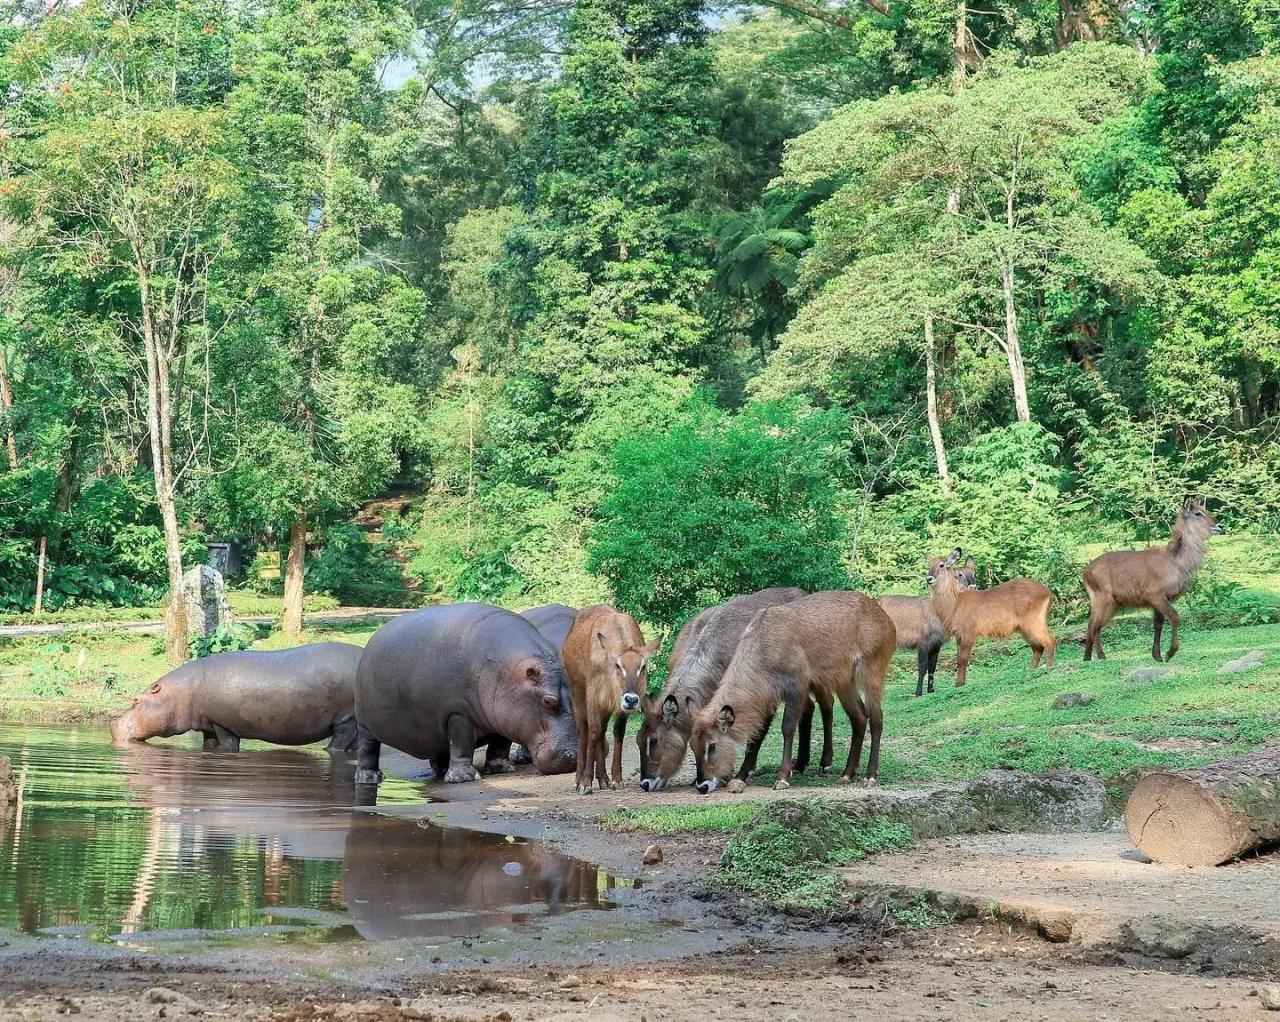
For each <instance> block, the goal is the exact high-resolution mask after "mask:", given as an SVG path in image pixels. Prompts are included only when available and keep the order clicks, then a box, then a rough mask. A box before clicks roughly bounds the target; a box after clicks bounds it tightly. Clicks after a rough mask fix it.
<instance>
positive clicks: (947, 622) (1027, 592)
mask: <svg viewBox="0 0 1280 1022" xmlns="http://www.w3.org/2000/svg"><path fill="white" fill-rule="evenodd" d="M963 556H964V551H962V550H961V549H960V548H959V547H956V548H955V549H954V550H952V551H951V553H950V554H949V555H948V556H947V557H935V558H932V559H930V561H929V573H928V574H927V575H926V576H925V582H927V583H928V584H929V585H930V586H931V587H932V597H931V598H932V600H933V609H934V611H935V612H936V613H937V615H938V619H939V620H940V621H941V622H942V626H943V627H944V628H945V629H946V630H947V634H948V635H954V636H955V637H956V646H957V648H958V653H957V657H956V686H957V687H960V686H962V685H963V684H964V681H965V675H966V674H967V673H968V670H969V659H970V657H972V655H973V644H974V642H975V641H977V640H978V639H980V638H993V639H1002V638H1004V637H1005V636H1007V635H1012V634H1013V633H1014V632H1019V633H1021V635H1022V637H1023V638H1024V639H1026V640H1027V644H1028V645H1029V646H1030V647H1031V666H1032V667H1039V666H1040V656H1041V654H1047V663H1048V666H1050V667H1052V666H1053V654H1054V650H1055V648H1056V646H1057V643H1056V642H1054V639H1053V634H1052V633H1051V632H1050V631H1049V608H1050V607H1052V606H1053V593H1051V592H1049V590H1048V588H1047V587H1045V586H1042V585H1041V584H1040V583H1039V582H1035V581H1032V580H1031V579H1029V578H1015V579H1011V580H1010V581H1008V582H1004V583H1002V584H1000V585H998V586H996V587H994V588H993V589H978V588H976V587H974V586H973V583H972V578H973V575H972V562H970V563H969V564H966V565H964V566H963V567H960V568H957V567H956V566H955V565H956V563H957V562H958V561H959V560H960V558H961V557H963ZM966 573H967V574H966Z"/></svg>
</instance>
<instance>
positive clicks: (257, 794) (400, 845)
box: [0, 725, 630, 940]
mask: <svg viewBox="0 0 1280 1022" xmlns="http://www.w3.org/2000/svg"><path fill="white" fill-rule="evenodd" d="M0 750H3V751H4V752H5V753H6V754H8V755H10V756H11V757H12V758H13V760H14V764H15V766H17V765H18V764H19V763H21V764H22V766H23V768H24V769H25V770H26V771H27V775H26V777H25V778H24V782H23V783H24V787H23V804H22V806H21V808H20V810H19V811H18V812H17V813H16V814H11V817H10V819H8V820H7V821H5V822H0V928H17V929H20V930H23V931H26V932H32V933H35V932H51V931H53V932H61V933H67V932H71V933H85V934H87V935H89V936H92V937H95V938H99V939H106V938H110V937H113V936H117V935H122V934H140V933H147V932H152V933H154V931H168V932H170V933H173V932H174V931H178V932H180V933H183V934H189V933H191V931H202V930H203V931H224V932H225V931H228V930H234V929H239V928H246V929H247V928H252V929H253V930H254V932H262V931H263V930H264V927H265V926H267V925H270V924H273V923H277V922H279V923H283V924H287V925H285V926H283V927H273V929H276V930H281V929H282V930H289V929H300V928H307V927H309V928H310V932H320V933H323V932H325V931H326V930H327V931H332V932H334V933H339V934H344V933H345V934H349V933H350V932H351V930H350V928H349V927H351V926H354V928H355V930H356V931H357V932H358V933H359V934H360V935H362V936H363V937H365V938H368V939H378V938H385V937H395V936H452V935H460V934H469V933H475V932H477V931H479V930H480V929H482V928H483V927H485V926H490V925H494V924H515V923H520V922H522V921H525V920H527V919H529V918H530V917H533V916H536V915H539V914H544V913H548V912H558V911H561V910H565V909H571V908H584V907H607V906H608V901H607V899H606V893H605V892H606V891H608V890H609V889H611V888H613V887H614V886H616V885H619V884H629V883H630V882H629V881H616V880H614V879H613V878H611V877H608V876H607V875H605V874H604V873H602V872H601V871H600V870H598V869H597V868H596V867H594V866H590V865H588V864H586V863H584V862H581V861H579V860H576V859H571V858H568V857H565V856H560V855H556V854H554V853H551V852H549V851H547V850H546V849H545V848H544V847H542V846H541V845H539V844H536V843H533V842H526V841H518V840H514V839H509V838H503V837H501V836H495V835H486V834H477V833H474V832H470V831H460V830H450V829H443V828H440V827H433V826H428V827H420V826H418V825H416V824H415V823H413V822H412V821H408V820H403V819H398V818H391V817H386V816H381V815H379V814H377V813H370V812H368V811H363V810H360V809H358V808H354V807H353V797H354V786H353V784H352V778H351V771H352V766H351V764H350V763H349V762H346V761H344V760H342V759H341V758H336V757H330V756H329V755H328V754H326V753H324V752H322V751H319V750H299V749H267V748H253V749H250V750H248V751H245V752H241V753H239V754H228V753H217V752H212V753H206V752H203V751H201V750H200V749H199V748H198V747H193V746H191V745H189V744H182V745H179V744H167V743H166V744H155V745H148V746H143V747H140V748H131V749H126V750H117V749H113V748H111V746H110V744H109V739H108V736H107V735H106V733H105V731H104V730H103V729H98V728H77V727H52V726H50V727H45V726H31V727H9V726H5V725H0ZM15 772H16V771H15ZM424 797H425V796H424V794H423V787H422V786H421V785H419V784H415V783H411V782H406V781H394V780H392V781H388V782H387V783H385V784H384V785H383V786H382V788H381V789H379V795H378V798H379V801H380V802H383V803H386V802H401V803H407V802H418V801H421V800H422V799H423V798H424ZM300 923H301V924H303V925H302V926H300V925H299V924H300ZM193 935H194V934H193ZM133 939H135V940H136V939H137V938H136V937H135V938H133Z"/></svg>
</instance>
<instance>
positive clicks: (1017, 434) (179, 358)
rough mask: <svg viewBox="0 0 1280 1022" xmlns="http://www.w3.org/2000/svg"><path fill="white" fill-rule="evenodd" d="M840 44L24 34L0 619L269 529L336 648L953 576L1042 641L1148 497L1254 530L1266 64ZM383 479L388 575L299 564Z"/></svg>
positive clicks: (361, 6)
mask: <svg viewBox="0 0 1280 1022" xmlns="http://www.w3.org/2000/svg"><path fill="white" fill-rule="evenodd" d="M883 6H884V9H885V11H887V12H888V13H887V14H886V13H885V12H884V11H882V10H880V9H878V5H867V4H857V5H848V6H840V5H833V6H827V5H825V4H818V5H803V4H802V5H796V6H794V7H793V6H792V5H790V4H788V3H786V2H783V3H780V4H778V5H776V9H774V10H771V11H769V12H763V11H761V10H760V9H758V8H754V7H750V6H746V5H730V6H729V8H727V9H722V8H720V7H716V8H712V7H710V6H708V5H706V4H705V3H703V2H701V0H578V2H576V3H574V4H571V5H559V4H546V5H532V6H522V7H519V8H511V9H508V8H495V7H493V6H492V5H487V4H477V3H473V2H471V0H462V2H461V3H458V2H451V3H449V4H442V3H438V2H434V0H433V2H425V3H424V2H414V3H409V2H407V0H357V2H352V3H345V4H338V3H334V2H331V0H268V2H265V3H262V4H255V5H249V6H245V5H243V4H236V3H231V2H228V0H194V2H184V3H179V4H173V3H167V4H162V3H152V2H143V3H130V4H124V3H121V2H119V0H86V2H84V3H80V4H70V5H59V6H55V7H54V8H53V9H52V10H50V11H49V12H48V13H47V14H32V13H31V12H29V11H26V12H25V13H24V14H23V16H22V19H15V21H14V22H13V23H12V24H10V25H8V26H7V27H6V28H5V30H4V31H3V32H0V80H2V81H3V83H4V85H5V91H4V98H3V100H0V104H2V105H3V125H0V355H2V356H3V359H2V360H0V610H15V611H16V610H27V609H29V608H30V607H31V606H32V604H33V602H34V599H35V591H36V586H37V576H38V574H39V564H40V550H41V549H44V550H45V552H46V557H45V561H44V563H45V570H44V577H43V585H44V606H45V608H46V609H49V610H59V609H63V608H74V607H76V606H77V605H85V604H117V605H127V604H136V603H139V602H146V601H154V600H156V599H158V598H159V597H160V596H161V595H162V593H163V591H164V588H165V586H166V585H167V584H168V582H169V580H170V579H172V578H173V577H174V570H175V568H177V567H180V566H182V565H183V564H190V563H191V562H192V561H194V560H196V559H198V558H200V557H201V552H200V547H201V544H202V542H203V540H204V539H205V538H206V537H212V536H218V537H224V538H236V539H239V540H242V541H244V542H245V543H246V544H247V545H248V546H249V547H251V548H259V549H268V550H278V549H281V548H282V547H283V546H284V544H285V542H286V539H287V537H288V535H289V531H290V529H291V528H292V530H293V536H294V540H295V544H294V549H295V553H296V554H298V555H299V561H298V562H297V563H300V556H301V552H302V549H303V540H304V539H305V537H306V535H307V532H308V530H309V531H310V539H309V547H310V557H309V564H308V580H307V586H308V588H309V589H310V590H312V591H318V592H325V593H329V594H332V595H334V596H336V597H338V598H340V599H342V600H344V601H349V602H352V601H353V602H359V603H393V602H405V601H406V600H416V599H419V598H422V599H482V600H490V601H495V602H505V603H509V604H513V605H529V604H534V603H539V602H545V601H552V600H555V601H563V602H569V603H581V602H587V601H592V600H597V599H601V598H606V597H608V598H612V599H614V600H616V601H617V602H618V603H619V604H621V605H622V606H624V607H626V608H628V609H630V610H632V611H634V612H635V613H637V614H639V615H641V616H643V617H645V618H646V619H648V620H650V621H652V622H653V623H655V624H660V625H662V626H672V625H674V624H676V623H678V622H679V621H680V620H681V619H683V618H684V617H685V616H687V615H688V614H689V613H691V612H692V611H694V610H696V609H697V608H699V607H701V606H703V605H705V604H707V603H709V602H712V601H714V600H718V599H722V598H724V597H726V596H729V595H733V594H735V593H737V592H740V591H744V590H747V589H752V588H757V587H760V586H764V585H774V584H797V585H803V586H807V587H810V588H814V587H820V586H827V585H843V584H850V583H852V584H854V585H858V586H864V587H866V588H868V589H872V590H880V589H883V588H889V587H896V588H903V587H906V588H909V589H911V590H913V591H920V581H919V579H920V570H921V564H922V560H923V558H924V556H925V555H926V554H927V553H930V552H936V551H937V550H939V549H945V548H947V547H950V546H954V545H956V544H957V543H959V544H962V545H964V546H965V547H966V548H968V549H970V550H972V551H973V552H974V553H975V555H976V556H977V558H978V561H979V567H980V574H981V578H982V580H983V581H984V582H990V581H994V580H997V579H1002V578H1006V577H1009V576H1011V575H1015V574H1028V575H1034V576H1036V577H1038V578H1041V579H1042V580H1044V581H1045V582H1046V583H1048V584H1049V585H1051V586H1052V587H1053V589H1054V590H1055V592H1056V593H1057V594H1058V596H1059V607H1060V608H1065V609H1066V611H1067V612H1070V611H1071V610H1073V609H1074V608H1075V607H1076V606H1077V605H1078V601H1079V600H1080V598H1081V595H1082V594H1081V593H1080V591H1079V587H1078V569H1079V567H1080V565H1081V563H1082V562H1083V560H1084V559H1086V558H1085V555H1084V551H1083V549H1082V548H1083V546H1084V545H1085V544H1096V543H1097V542H1100V541H1102V540H1106V541H1108V542H1110V543H1124V542H1133V541H1135V540H1156V539H1160V538H1162V537H1163V535H1164V530H1165V528H1166V527H1167V523H1168V521H1169V519H1170V516H1171V513H1172V511H1173V509H1174V508H1176V507H1177V506H1178V504H1179V502H1180V501H1181V499H1182V498H1183V497H1184V496H1185V495H1186V494H1187V493H1188V492H1195V491H1198V492H1202V493H1203V494H1204V495H1205V496H1207V498H1208V499H1209V501H1210V505H1211V507H1212V508H1213V510H1214V512H1215V513H1217V514H1219V515H1220V517H1221V518H1222V520H1223V522H1224V524H1225V525H1226V526H1227V528H1228V530H1246V531H1250V532H1260V533H1264V534H1265V533H1273V532H1274V531H1275V530H1276V528H1277V526H1278V525H1280V440H1278V439H1277V429H1278V428H1280V302H1277V299H1276V295H1277V293H1280V291H1278V285H1280V186H1278V185H1277V181H1280V144H1278V141H1277V140H1278V139H1280V63H1278V62H1277V61H1278V58H1276V57H1275V56H1274V55H1273V47H1274V42H1275V38H1274V37H1275V32H1276V24H1277V23H1276V22H1275V19H1274V17H1273V16H1272V15H1271V14H1270V13H1268V11H1267V10H1266V9H1264V8H1262V7H1260V6H1258V5H1256V4H1240V3H1235V2H1232V0H1166V2H1164V3H1162V4H1158V5H1146V4H1139V5H1101V4H1087V5H1082V4H1078V3H1066V2H1065V0H1064V2H1063V3H1061V4H1057V3H1039V2H1037V3H1029V2H1025V3H1024V2H1018V0H1000V2H997V3H993V4H990V5H985V7H986V8H990V9H985V8H984V9H982V10H977V9H973V10H969V11H965V9H964V8H963V7H962V8H960V9H959V12H958V11H957V8H956V7H955V5H954V4H950V3H941V2H938V0H889V2H887V3H886V4H884V5H883ZM24 11H25V9H24ZM958 14H959V16H960V17H961V18H962V19H963V20H962V21H961V23H959V24H957V21H956V18H957V16H958ZM957 39H959V40H960V41H961V45H960V46H959V47H955V46H954V45H953V44H954V43H955V41H956V40H957ZM930 413H932V422H931V418H930ZM931 427H932V428H931ZM393 483H394V484H396V485H397V486H398V487H399V488H401V492H411V493H413V494H415V499H416V504H415V508H414V514H413V516H412V519H411V520H412V522H413V523H414V524H413V528H412V532H413V533H414V534H413V535H412V536H409V535H402V536H399V537H398V538H397V541H396V543H395V547H396V549H394V551H392V550H388V549H386V548H385V546H384V545H383V544H381V543H379V542H375V543H372V544H371V543H369V542H368V541H367V540H366V538H365V537H364V536H363V535H361V534H359V533H357V532H356V531H354V530H353V529H352V528H351V527H349V526H346V525H344V524H343V523H344V521H345V520H347V519H349V518H350V517H351V515H352V514H353V512H354V511H355V510H356V509H357V507H358V506H359V505H360V504H361V503H362V502H364V501H367V500H369V499H370V498H372V497H375V496H377V495H378V494H380V493H381V492H382V491H383V490H384V489H386V488H387V487H388V486H389V485H390V484H393ZM406 575H408V576H410V577H411V578H410V579H409V582H411V583H412V584H408V583H407V582H406V578H405V576H406ZM1220 595H1221V596H1222V597H1223V603H1224V606H1225V605H1228V604H1231V605H1232V606H1234V605H1235V604H1240V606H1239V608H1238V611H1239V612H1238V613H1235V612H1233V614H1234V617H1235V618H1236V619H1237V620H1243V619H1244V618H1245V616H1246V615H1248V614H1253V615H1255V618H1254V619H1256V620H1264V619H1265V615H1266V614H1267V613H1269V612H1268V611H1267V610H1266V609H1265V608H1259V607H1258V606H1255V605H1253V604H1250V603H1249V598H1248V597H1247V596H1241V594H1239V593H1230V592H1226V591H1223V592H1222V593H1221V594H1220ZM1233 601H1234V603H1233Z"/></svg>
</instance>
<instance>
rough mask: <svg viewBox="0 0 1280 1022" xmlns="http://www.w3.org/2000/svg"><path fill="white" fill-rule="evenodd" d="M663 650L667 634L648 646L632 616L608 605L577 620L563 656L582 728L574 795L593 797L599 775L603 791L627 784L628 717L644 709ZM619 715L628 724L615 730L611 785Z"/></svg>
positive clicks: (585, 610)
mask: <svg viewBox="0 0 1280 1022" xmlns="http://www.w3.org/2000/svg"><path fill="white" fill-rule="evenodd" d="M661 646H662V637H661V636H659V637H658V638H656V639H654V640H653V641H652V642H649V643H646V642H645V641H644V636H643V635H641V634H640V626H639V625H637V624H636V622H635V619H634V618H633V617H631V615H629V614H624V613H622V611H620V610H615V609H614V608H613V607H610V606H607V605H605V604H602V603H601V604H596V605H595V606H594V607H585V608H583V609H582V610H580V611H578V616H577V617H575V618H574V619H573V626H572V627H571V628H570V629H569V634H568V635H566V636H565V639H564V647H563V650H562V653H563V657H564V668H565V671H566V672H567V673H568V675H569V694H570V698H571V699H572V701H573V719H574V722H575V723H576V724H577V726H578V777H577V783H576V784H575V785H574V791H577V792H579V793H580V794H583V795H588V794H590V793H591V781H592V775H593V774H594V776H595V779H596V780H597V782H598V783H599V785H600V788H601V789H602V790H603V789H604V788H608V787H614V788H616V787H617V786H618V785H619V784H621V783H622V737H623V735H624V734H625V732H626V720H625V717H626V715H627V714H630V713H632V712H633V711H634V710H636V709H637V708H638V707H639V706H640V693H641V692H643V691H644V690H645V687H646V685H647V684H648V679H649V658H650V657H652V656H653V654H654V653H656V652H657V651H658V649H659V648H660V647H661ZM615 713H617V714H621V715H623V723H622V727H620V728H618V727H615V728H614V743H613V783H612V785H611V784H610V783H609V778H608V777H607V776H606V774H605V768H604V756H605V731H606V729H607V728H608V726H609V718H610V717H612V716H613V715H614V714H615Z"/></svg>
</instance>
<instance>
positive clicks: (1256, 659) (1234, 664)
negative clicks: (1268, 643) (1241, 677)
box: [1218, 649, 1262, 674]
mask: <svg viewBox="0 0 1280 1022" xmlns="http://www.w3.org/2000/svg"><path fill="white" fill-rule="evenodd" d="M1261 666H1262V650H1260V649H1253V650H1250V651H1249V652H1248V653H1246V654H1245V655H1244V656H1242V657H1240V658H1239V659H1238V660H1228V661H1227V662H1226V663H1225V664H1223V665H1222V666H1221V667H1219V668H1218V673H1219V674H1240V673H1242V672H1244V671H1252V670H1253V669H1254V668H1255V667H1261Z"/></svg>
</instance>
